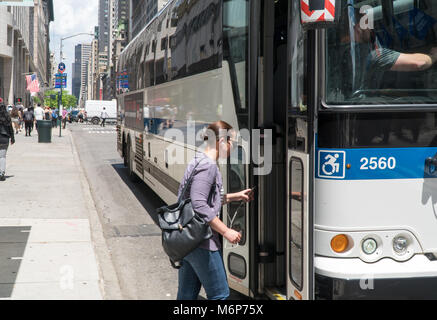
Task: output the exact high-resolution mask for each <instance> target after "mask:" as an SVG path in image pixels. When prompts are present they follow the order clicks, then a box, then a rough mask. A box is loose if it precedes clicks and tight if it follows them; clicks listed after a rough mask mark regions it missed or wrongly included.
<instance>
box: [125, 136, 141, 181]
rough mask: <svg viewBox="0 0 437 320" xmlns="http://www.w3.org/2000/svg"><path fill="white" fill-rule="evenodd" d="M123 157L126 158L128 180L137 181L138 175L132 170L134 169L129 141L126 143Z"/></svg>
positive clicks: (138, 179)
mask: <svg viewBox="0 0 437 320" xmlns="http://www.w3.org/2000/svg"><path fill="white" fill-rule="evenodd" d="M125 159H126V160H127V169H128V173H129V180H130V181H132V182H139V181H140V178H138V176H137V175H136V173H135V172H134V169H133V167H132V159H131V145H130V143H128V145H127V152H126V157H125Z"/></svg>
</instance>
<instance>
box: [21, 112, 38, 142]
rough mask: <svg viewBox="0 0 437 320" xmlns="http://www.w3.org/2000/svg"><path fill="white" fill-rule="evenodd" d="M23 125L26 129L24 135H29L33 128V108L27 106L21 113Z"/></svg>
mask: <svg viewBox="0 0 437 320" xmlns="http://www.w3.org/2000/svg"><path fill="white" fill-rule="evenodd" d="M23 119H24V127H25V129H26V137H31V133H32V130H33V122H34V121H35V115H34V114H33V108H30V107H29V108H27V109H26V110H25V111H24V114H23Z"/></svg>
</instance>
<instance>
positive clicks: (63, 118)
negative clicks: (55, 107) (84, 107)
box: [62, 109, 68, 129]
mask: <svg viewBox="0 0 437 320" xmlns="http://www.w3.org/2000/svg"><path fill="white" fill-rule="evenodd" d="M67 115H68V111H67V110H65V109H64V110H62V129H65V127H66V126H67Z"/></svg>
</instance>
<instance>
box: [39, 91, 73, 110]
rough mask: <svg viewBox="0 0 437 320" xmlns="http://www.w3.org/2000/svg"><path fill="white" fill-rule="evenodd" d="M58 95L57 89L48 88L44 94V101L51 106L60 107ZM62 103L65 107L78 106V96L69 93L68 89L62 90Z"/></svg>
mask: <svg viewBox="0 0 437 320" xmlns="http://www.w3.org/2000/svg"><path fill="white" fill-rule="evenodd" d="M58 97H59V92H58V91H55V90H48V91H46V92H45V95H44V103H45V105H47V106H49V107H50V108H58ZM62 105H63V106H64V107H65V108H69V107H72V108H73V107H76V106H77V98H76V97H75V96H73V95H71V94H69V93H68V91H67V90H63V91H62Z"/></svg>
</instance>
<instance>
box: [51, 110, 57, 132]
mask: <svg viewBox="0 0 437 320" xmlns="http://www.w3.org/2000/svg"><path fill="white" fill-rule="evenodd" d="M57 127H58V111H56V109H55V108H53V109H52V128H57Z"/></svg>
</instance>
